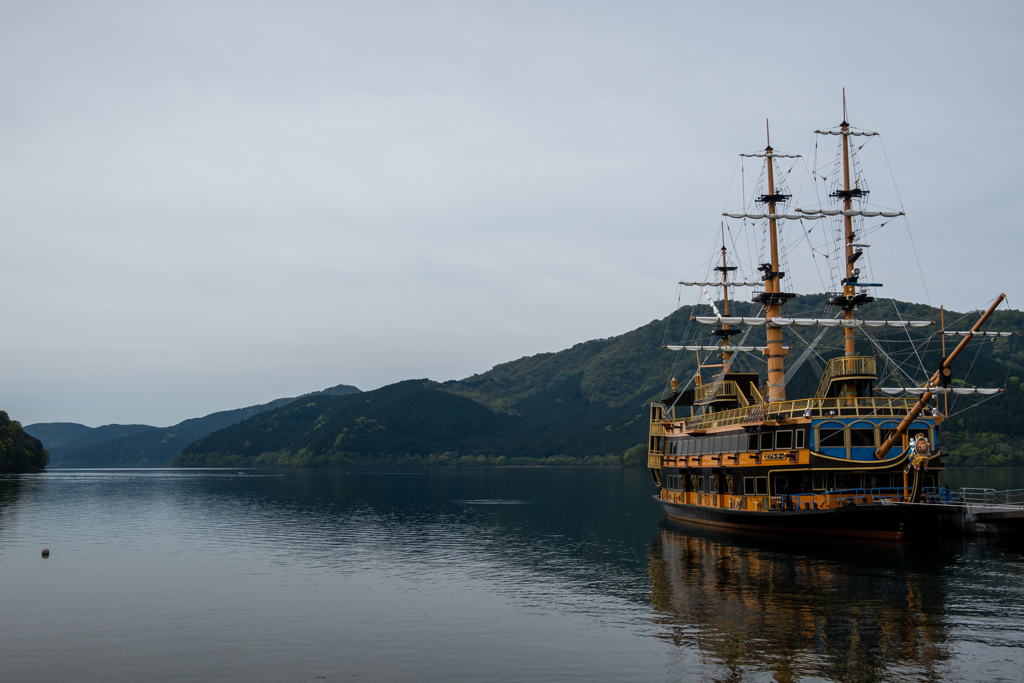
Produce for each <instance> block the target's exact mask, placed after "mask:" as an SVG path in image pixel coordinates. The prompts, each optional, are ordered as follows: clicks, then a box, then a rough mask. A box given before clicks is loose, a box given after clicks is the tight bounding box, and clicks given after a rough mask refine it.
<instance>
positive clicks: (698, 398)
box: [648, 96, 1007, 540]
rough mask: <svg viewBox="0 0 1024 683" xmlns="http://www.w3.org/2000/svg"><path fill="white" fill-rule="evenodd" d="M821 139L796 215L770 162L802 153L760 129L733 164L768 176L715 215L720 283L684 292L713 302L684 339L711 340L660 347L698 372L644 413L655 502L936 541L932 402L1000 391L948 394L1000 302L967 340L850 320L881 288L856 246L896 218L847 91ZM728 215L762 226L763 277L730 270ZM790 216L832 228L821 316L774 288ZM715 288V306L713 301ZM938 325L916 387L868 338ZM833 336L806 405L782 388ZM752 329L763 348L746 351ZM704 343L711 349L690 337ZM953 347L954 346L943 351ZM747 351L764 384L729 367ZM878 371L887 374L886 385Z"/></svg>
mask: <svg viewBox="0 0 1024 683" xmlns="http://www.w3.org/2000/svg"><path fill="white" fill-rule="evenodd" d="M815 134H816V135H821V136H829V137H831V136H835V137H836V138H838V147H839V149H838V150H837V152H836V158H835V163H834V165H833V169H834V172H832V173H831V174H830V176H829V178H830V179H827V182H828V183H830V184H829V185H826V189H828V190H829V191H828V192H827V197H825V198H824V201H823V202H820V203H819V205H818V206H817V207H816V208H791V206H790V205H791V199H792V195H790V194H789V193H788V192H787V190H786V188H785V187H784V186H782V185H781V184H779V183H777V182H776V178H777V177H778V173H779V168H778V164H779V163H781V160H785V159H798V158H799V155H789V154H783V153H780V152H777V151H776V150H774V149H773V148H772V146H771V138H770V135H769V137H768V144H767V147H765V149H764V151H763V152H757V153H755V154H744V155H741V156H743V157H754V158H757V159H758V160H759V163H761V164H763V166H762V172H761V176H760V177H759V184H758V186H757V188H756V189H755V198H754V200H753V203H752V204H749V205H748V208H745V209H744V210H743V211H741V212H738V213H737V212H733V213H725V214H723V222H722V226H721V243H722V246H721V251H720V258H718V257H716V259H715V260H716V261H718V262H719V263H717V265H715V266H714V278H713V279H708V280H707V281H704V282H682V283H680V284H681V285H685V286H694V287H698V288H700V290H702V293H703V295H704V297H705V298H706V299H707V302H708V305H709V307H710V311H709V312H710V313H711V315H706V316H693V317H692V318H691V320H692V322H693V323H694V324H693V325H692V326H691V330H700V329H702V326H703V329H706V328H710V330H709V334H707V335H703V334H695V336H697V337H698V340H697V342H696V343H694V342H693V340H690V341H689V342H686V341H684V342H682V343H680V344H675V345H666V346H665V348H666V349H668V350H669V351H674V352H676V353H677V354H688V353H695V354H697V358H698V363H697V369H696V372H695V373H693V374H692V375H691V376H690V377H689V379H688V380H687V382H686V383H685V385H684V386H682V387H681V386H680V385H679V384H678V383H677V382H676V380H675V379H672V380H671V393H670V394H669V395H667V396H665V397H664V398H663V399H662V400H660V401H657V402H655V403H653V404H651V407H650V434H649V437H650V438H649V448H648V466H649V469H650V471H651V474H652V477H653V479H654V482H655V484H656V485H657V487H658V494H657V496H656V498H657V500H658V501H659V502H660V503H661V505H662V506H663V507H664V508H665V510H666V512H667V513H668V515H669V516H670V517H672V518H675V519H680V520H686V521H691V522H699V523H705V524H711V525H716V526H723V527H736V528H746V529H756V530H764V531H777V532H786V533H810V534H824V535H832V536H853V537H867V538H882V539H892V540H904V539H910V538H913V537H914V536H915V535H924V534H930V533H934V532H937V530H938V528H939V526H940V523H941V519H940V518H941V517H942V515H944V514H950V513H951V512H953V511H954V508H953V507H952V506H948V505H945V506H943V505H929V504H927V503H929V502H931V503H939V502H942V501H941V498H942V495H943V491H942V490H941V488H940V486H941V482H940V476H941V473H942V470H943V467H942V463H941V457H942V455H943V453H942V452H941V451H940V450H939V448H938V447H937V445H936V428H937V427H938V426H939V425H940V424H941V423H942V421H943V419H944V414H943V412H942V411H941V410H939V402H938V401H935V402H934V403H933V398H936V397H937V396H941V395H943V394H948V393H949V392H956V393H970V392H978V393H991V392H997V391H999V390H998V389H974V388H970V387H962V386H953V384H954V383H952V382H951V375H952V371H951V368H952V365H953V363H954V361H955V360H956V358H957V356H959V355H960V354H961V352H962V351H963V350H964V348H965V347H966V346H967V345H968V344H969V343H970V342H971V340H973V339H976V338H978V337H979V336H986V335H987V336H992V335H996V336H998V335H1002V334H1007V333H1000V332H991V331H986V330H984V329H983V328H984V326H985V324H986V321H988V319H989V318H990V316H991V315H992V313H993V311H995V310H996V308H997V307H998V306H999V304H1000V303H1002V301H1003V300H1004V298H1005V296H1004V295H1000V296H998V297H996V299H995V300H994V301H993V302H992V303H991V305H990V306H989V307H988V309H987V310H985V311H984V312H983V313H981V314H980V315H979V316H978V317H977V320H976V322H975V323H974V325H973V326H971V327H970V329H968V330H947V329H945V324H944V322H945V321H944V319H940V320H939V321H933V320H905V319H902V317H901V316H896V319H881V320H874V319H864V318H862V317H860V315H859V310H860V309H861V308H862V307H864V306H865V305H867V304H870V303H871V302H872V301H874V296H873V293H874V292H875V291H876V288H877V287H880V286H881V284H879V283H876V282H870V281H867V280H866V279H862V277H861V270H860V268H859V267H858V266H859V264H858V261H859V260H860V259H861V258H862V257H863V256H864V255H865V253H866V251H865V250H866V249H867V248H868V246H869V245H867V244H864V243H863V241H862V236H863V235H865V234H869V233H870V232H873V231H874V230H875V229H876V228H877V227H879V226H878V225H875V224H874V223H879V222H881V223H884V222H885V221H888V220H891V219H894V218H898V217H900V216H903V212H902V211H892V210H884V209H879V208H878V207H877V206H875V205H874V204H872V203H870V202H869V190H868V189H867V184H866V182H864V180H863V179H862V175H861V174H860V166H859V165H858V161H857V158H856V152H857V148H855V147H854V144H853V142H852V141H855V140H856V141H859V140H861V139H863V138H868V139H870V138H872V137H874V136H877V135H878V134H877V133H874V132H870V131H864V130H859V129H855V128H853V127H852V126H851V125H850V124H849V123H848V121H847V116H846V104H845V96H844V103H843V121H842V123H841V124H840V125H839V126H838V127H836V128H832V129H827V130H818V131H815ZM832 139H834V138H832ZM861 146H863V145H861ZM793 163H796V162H793ZM854 172H856V173H857V175H856V176H854ZM852 176H853V177H852ZM851 177H852V179H851ZM823 178H824V176H823ZM745 201H746V200H745ZM729 219H733V220H739V221H742V222H743V223H744V224H745V225H755V226H759V227H760V230H761V232H762V234H763V241H762V244H763V246H762V247H761V249H762V251H761V252H760V253H761V254H763V256H764V258H763V259H759V260H764V263H762V264H760V265H758V266H757V270H758V271H759V272H760V277H758V278H757V279H754V278H750V281H745V280H743V279H742V278H741V277H739V276H738V273H737V271H740V270H741V269H740V266H739V265H736V263H737V262H738V261H737V260H735V259H732V258H731V255H730V253H729V251H728V250H727V241H726V226H727V221H728V220H729ZM784 221H792V222H798V225H800V226H803V225H807V224H812V225H813V224H814V223H815V222H819V224H823V225H824V226H828V227H824V229H823V230H821V231H819V232H824V233H826V234H831V235H832V238H831V239H832V243H833V253H832V256H833V258H832V259H831V263H837V262H838V264H839V266H838V267H837V268H836V269H835V270H837V271H838V272H837V273H836V276H835V279H834V280H833V282H834V283H835V284H836V285H838V286H836V287H835V291H834V292H832V293H830V294H828V295H827V296H826V299H825V304H826V305H825V307H824V313H823V314H822V316H821V317H814V318H793V317H786V316H785V315H784V308H786V307H787V305H790V306H792V305H793V303H794V302H793V301H792V300H793V299H794V298H795V297H796V294H794V293H792V292H787V291H784V288H783V282H784V281H783V278H784V277H785V273H784V272H783V271H782V265H781V264H780V253H781V250H780V229H779V226H780V224H782V223H783V222H784ZM873 222H874V223H873ZM716 232H717V231H716ZM731 232H732V231H731V229H730V234H731ZM747 267H748V269H750V270H751V272H753V269H752V268H750V264H748V266H747ZM706 272H708V273H710V272H711V271H710V270H708V271H706ZM840 278H841V279H840ZM709 288H715V289H716V290H718V291H719V292H720V296H718V297H713V296H712V295H711V294H710V293H709V291H708V290H709ZM738 288H751V289H753V290H754V294H753V296H752V299H751V304H747V305H746V307H747V308H750V307H751V305H753V306H756V307H757V308H756V309H753V311H747V312H748V313H750V312H753V313H754V314H753V315H749V314H748V315H737V310H732V311H730V305H731V304H732V305H733V308H734V309H735V308H736V305H735V304H736V301H735V298H736V297H735V291H736V290H737V289H738ZM730 298H732V299H733V301H732V302H731V301H730ZM719 304H720V305H721V308H719ZM939 317H940V318H942V317H943V316H939ZM936 326H941V327H940V329H939V330H938V333H939V338H940V339H941V340H942V351H943V352H942V360H941V363H940V365H939V367H938V368H935V369H934V371H933V372H928V373H927V374H926V375H924V378H923V381H920V382H917V383H914V382H912V380H913V374H912V373H909V372H906V371H904V370H902V369H901V368H899V367H898V364H895V363H893V357H892V356H891V355H889V354H886V352H885V350H884V349H883V348H882V347H881V346H880V345H879V344H878V343H877V332H878V331H879V330H884V329H886V328H897V329H901V330H904V331H906V333H907V335H908V338H909V335H910V334H911V332H916V333H928V334H934V330H935V328H936ZM801 328H813V331H814V335H813V338H812V339H811V340H810V341H809V342H807V343H806V344H805V347H806V348H805V349H804V351H803V353H801V354H800V355H799V357H798V358H796V360H795V362H794V363H793V364H792V366H791V367H790V368H787V362H786V361H787V356H788V355H789V352H790V350H791V347H790V346H787V345H786V344H787V343H792V342H795V341H799V340H803V339H804V337H803V336H802V335H800V334H799V331H800V329H801ZM830 330H835V331H836V332H838V331H839V330H841V332H842V344H841V345H840V346H838V348H837V351H839V352H840V353H839V354H837V355H836V356H835V357H832V358H828V359H825V358H822V359H821V360H823V361H827V363H826V365H825V367H824V368H823V369H822V371H821V374H820V379H819V381H818V384H817V389H816V390H815V391H814V393H813V395H810V396H806V397H804V398H793V397H790V396H787V392H786V388H787V383H788V382H789V381H790V380H791V379H792V377H793V375H794V373H795V372H796V370H797V369H798V367H799V366H800V365H802V364H803V363H804V361H806V360H807V359H808V358H815V357H817V356H819V352H818V350H817V349H818V348H821V346H820V344H819V342H820V341H821V340H822V339H823V338H824V337H825V336H826V335H827V333H828V332H829V331H830ZM807 331H808V330H804V332H805V333H806V332H807ZM784 332H785V333H786V334H785V335H784ZM751 333H754V334H753V336H754V337H755V338H760V339H763V343H762V344H761V345H747V344H746V343H745V342H746V340H747V339H748V338H749V337H750V336H751ZM858 335H862V336H865V337H866V338H867V339H868V340H869V341H871V343H872V344H873V345H874V346H872V347H871V349H873V350H875V351H876V352H875V353H872V354H864V353H858V350H857V343H856V341H857V337H858ZM703 336H706V338H707V340H708V341H707V342H706V343H702V342H701V341H700V337H703ZM808 336H811V335H808ZM737 337H738V339H737ZM785 337H788V338H789V339H788V342H787V339H786V338H785ZM949 337H957V338H959V343H957V344H956V345H955V346H952V345H950V346H951V348H949V349H947V348H946V341H945V340H946V339H947V338H949ZM793 346H794V348H795V347H796V344H795V343H794V345H793ZM751 356H757V357H758V358H759V359H760V362H762V363H764V365H766V366H767V368H766V369H767V373H766V374H767V382H766V383H764V384H762V382H761V377H762V374H761V372H759V371H758V370H757V369H756V368H755V369H754V370H753V371H750V368H749V367H748V368H747V371H744V370H743V368H741V367H740V366H741V365H743V363H737V362H736V360H737V358H739V357H744V358H746V359H748V360H749V358H750V357H751ZM879 356H881V357H882V358H881V362H880V358H879ZM746 365H748V366H749V365H750V363H749V362H748V363H746ZM880 367H881V368H882V369H884V370H885V371H886V372H885V374H884V376H883V377H880V375H879V369H880ZM705 373H710V374H709V376H707V377H705ZM918 376H919V377H921V373H918ZM883 380H884V381H883ZM893 384H895V386H892V385H893Z"/></svg>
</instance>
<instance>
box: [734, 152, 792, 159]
mask: <svg viewBox="0 0 1024 683" xmlns="http://www.w3.org/2000/svg"><path fill="white" fill-rule="evenodd" d="M740 156H741V157H768V158H769V159H799V158H800V155H799V154H779V153H778V152H757V153H755V154H741V155H740Z"/></svg>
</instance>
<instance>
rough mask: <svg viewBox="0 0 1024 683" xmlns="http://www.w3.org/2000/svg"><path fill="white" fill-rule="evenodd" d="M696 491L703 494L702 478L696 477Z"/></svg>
mask: <svg viewBox="0 0 1024 683" xmlns="http://www.w3.org/2000/svg"><path fill="white" fill-rule="evenodd" d="M697 491H699V492H700V493H704V477H697Z"/></svg>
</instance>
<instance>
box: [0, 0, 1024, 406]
mask: <svg viewBox="0 0 1024 683" xmlns="http://www.w3.org/2000/svg"><path fill="white" fill-rule="evenodd" d="M1020 20H1021V11H1020V9H1019V8H1018V6H1017V5H1016V4H1014V3H1002V4H1000V3H991V4H985V5H982V6H977V7H976V6H971V7H968V6H965V5H962V4H954V3H945V4H943V3H932V4H930V5H929V10H928V11H927V12H923V11H920V10H919V9H918V8H917V7H914V6H911V5H907V6H894V4H893V3H866V4H861V5H858V6H857V7H856V9H855V10H851V9H850V7H849V6H848V5H841V4H838V3H837V4H829V3H821V2H814V3H796V4H787V5H783V6H782V7H781V8H780V7H779V6H776V5H773V6H767V5H764V4H762V3H750V4H742V3H739V4H728V5H726V4H720V5H714V6H711V5H706V4H697V3H691V4H684V3H643V4H640V5H637V4H635V3H634V4H627V3H595V2H578V3H571V2H566V3H435V4H430V3H392V4H388V3H348V4H346V3H333V2H332V3H326V2H325V3H315V2H308V3H253V2H244V3H192V4H189V3H171V4H166V5H163V6H155V5H153V4H151V3H82V2H68V3H40V2H7V3H5V4H4V5H3V6H2V7H0V92H2V93H3V97H0V150H2V152H0V240H2V245H3V246H2V249H0V286H2V288H3V292H4V296H3V297H2V299H0V320H2V321H3V325H2V329H3V332H2V334H0V358H2V362H0V407H2V408H4V409H6V410H8V411H9V412H10V413H11V414H12V416H13V417H14V418H15V419H20V420H22V421H23V422H33V421H40V420H58V419H66V420H76V421H82V422H86V423H88V424H99V423H105V422H113V421H118V422H132V421H141V422H149V423H157V424H170V423H173V422H176V421H178V420H180V419H182V418H185V417H190V416H194V415H198V414H202V413H205V412H210V411H213V410H218V409H224V408H230V407H235V406H238V405H243V404H250V403H255V402H261V401H265V400H269V399H271V398H275V397H278V396H282V395H289V394H297V393H301V392H304V391H308V390H311V389H315V388H320V387H323V386H327V385H330V384H336V383H339V382H345V383H352V384H356V385H358V386H360V387H362V388H374V387H377V386H380V385H383V384H386V383H389V382H393V381H396V380H399V379H403V378H408V377H424V376H429V377H431V378H434V379H438V380H444V379H449V378H455V377H463V376H466V375H469V374H471V373H473V372H480V371H483V370H486V369H487V368H489V367H490V366H491V365H493V364H495V363H498V362H502V361H505V360H510V359H513V358H517V357H520V356H523V355H526V354H532V353H537V352H540V351H554V350H558V349H561V348H564V347H566V346H569V345H571V344H573V343H576V342H578V341H582V340H585V339H590V338H594V337H600V336H609V335H613V334H618V333H621V332H624V331H626V330H628V329H632V328H634V327H636V326H638V325H641V324H643V323H646V322H648V321H650V320H651V319H653V318H657V317H661V316H664V315H666V314H667V313H669V312H670V311H671V309H672V305H673V302H674V300H675V287H674V283H675V282H676V281H677V280H679V279H681V277H682V276H683V275H685V274H686V273H689V272H692V271H694V270H695V269H699V267H700V264H701V262H702V261H703V260H704V259H705V258H706V257H707V255H708V254H709V253H710V251H711V250H712V249H713V248H714V246H715V244H714V242H715V231H716V228H717V225H718V221H719V214H720V213H721V211H722V209H723V208H734V207H736V206H738V205H739V204H740V203H741V201H742V200H741V198H740V194H739V192H738V187H739V183H740V180H738V179H737V177H736V174H735V168H736V159H737V157H736V155H737V153H738V152H742V151H750V150H753V149H757V148H760V147H763V146H764V132H763V131H764V120H765V119H766V118H770V119H771V123H772V141H773V144H774V145H775V146H776V147H777V148H779V149H785V150H787V151H791V152H795V153H802V154H808V153H811V154H813V147H812V145H813V142H814V141H813V139H812V138H813V136H812V135H811V131H812V130H813V129H814V128H819V127H824V126H829V125H834V124H837V123H838V122H839V120H840V115H841V109H840V101H839V97H840V89H841V88H842V87H844V86H845V87H846V88H847V93H848V98H849V101H850V117H851V120H852V121H853V123H854V124H855V125H858V126H861V127H864V128H870V129H875V130H879V131H881V132H882V133H883V136H884V137H883V141H884V143H885V152H886V154H887V156H888V162H890V163H891V165H892V169H893V173H894V175H895V178H896V182H897V183H898V190H899V193H900V197H902V201H903V204H904V206H905V208H906V210H907V212H908V215H909V225H910V228H911V229H912V231H913V235H914V239H915V240H916V245H917V249H918V252H919V255H920V257H921V259H922V261H923V263H924V265H925V269H926V271H927V272H926V278H927V284H928V292H929V294H930V298H931V301H932V303H934V304H938V303H945V304H947V305H948V306H950V307H953V308H959V309H965V308H969V307H972V306H977V305H981V304H983V303H984V302H985V301H986V300H988V299H989V298H991V297H992V296H994V295H995V294H997V293H998V292H999V291H1006V292H1007V293H1008V294H1009V295H1010V302H1011V304H1014V305H1016V304H1017V302H1018V301H1019V289H1020V286H1019V282H1020V280H1019V278H1014V277H1012V276H1010V277H1006V276H1005V275H1003V274H1004V273H1006V272H1007V271H1008V270H1010V269H1012V268H1013V267H1014V265H1015V264H1014V254H1015V252H1016V251H1018V250H1019V246H1020V244H1019V242H1020V238H1019V237H1018V236H1017V233H1018V232H1019V230H1017V229H1016V228H1017V227H1018V226H1019V223H1020V219H1019V218H1018V216H1019V215H1020V210H1021V206H1020V204H1021V199H1020V195H1019V193H1018V192H1017V191H1016V190H1017V188H1018V186H1019V184H1020V171H1019V164H1018V161H1017V159H1016V156H1017V155H1016V151H1017V150H1019V149H1020V148H1021V142H1022V140H1021V132H1020V128H1019V126H1016V125H1015V122H1016V116H1015V115H1016V113H1017V112H1018V111H1019V109H1020V99H1021V97H1020V93H1021V91H1022V90H1021V87H1020V86H1021V83H1020V80H1021V76H1020V72H1019V68H1018V66H1019V65H1020V64H1021V63H1022V59H1021V57H1022V55H1021V52H1022V48H1021V44H1020V41H1019V39H1018V37H1017V36H1016V35H1015V33H1014V30H1015V27H1017V26H1019V25H1020V23H1021V21H1020ZM821 149H822V148H821V147H820V146H819V153H820V154H825V152H822V151H821ZM879 150H880V148H878V150H876V149H875V148H869V147H866V148H865V150H864V152H863V154H864V157H865V163H866V164H867V162H868V161H870V162H871V164H872V166H871V168H870V169H866V172H870V173H871V176H870V177H871V182H872V189H873V190H877V192H878V195H877V196H878V198H879V199H880V200H881V199H882V198H883V197H887V199H886V201H889V200H890V199H891V198H892V197H893V196H894V193H892V192H891V191H889V190H887V189H886V188H887V187H889V186H891V182H890V180H889V177H888V173H889V171H888V167H887V166H886V165H885V157H882V156H878V154H877V151H879ZM829 153H830V152H829ZM871 153H875V155H876V157H877V158H871V159H868V156H869V154H871ZM790 184H791V185H792V186H793V187H792V189H794V190H796V189H797V188H798V186H800V181H799V179H798V178H797V175H796V173H795V174H794V177H793V179H792V181H791V183H790ZM730 186H732V189H731V190H730ZM887 191H888V192H889V194H888V195H886V192H887ZM800 192H801V195H800V198H801V199H804V198H805V197H806V198H807V199H810V198H811V195H810V194H805V193H806V192H809V190H808V188H807V187H800ZM892 201H896V202H897V203H898V201H899V200H898V199H895V200H892ZM789 237H790V241H791V243H792V242H796V235H790V236H789ZM872 243H873V245H874V248H873V249H872V259H873V260H872V265H873V267H874V268H875V270H876V271H877V272H878V273H880V276H879V277H880V279H881V280H882V281H883V282H885V284H886V287H885V290H884V291H885V293H886V294H887V295H891V296H895V297H898V298H902V299H909V300H916V301H923V300H925V292H924V289H923V287H922V284H921V281H920V277H919V275H918V273H917V269H916V267H911V266H910V265H909V264H908V258H909V255H910V253H911V252H910V244H909V241H908V237H907V234H906V230H905V228H904V227H903V225H902V224H900V226H899V227H894V228H893V229H892V231H891V232H888V231H882V232H879V233H878V234H877V235H876V236H874V237H873V242H872ZM807 257H808V254H807V252H806V250H803V251H801V250H800V249H798V248H796V247H794V248H793V251H792V253H791V255H790V261H791V262H790V268H791V272H793V274H794V280H793V283H792V285H793V287H794V288H795V289H796V290H797V291H819V290H820V289H821V284H820V281H819V280H818V278H817V275H816V274H815V272H814V271H813V269H810V268H808V269H806V270H805V271H804V274H802V275H801V274H799V273H798V272H797V271H798V265H799V263H800V260H801V259H807ZM1011 272H1012V271H1011Z"/></svg>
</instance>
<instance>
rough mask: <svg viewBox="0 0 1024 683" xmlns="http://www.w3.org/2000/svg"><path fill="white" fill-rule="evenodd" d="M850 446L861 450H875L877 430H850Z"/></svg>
mask: <svg viewBox="0 0 1024 683" xmlns="http://www.w3.org/2000/svg"><path fill="white" fill-rule="evenodd" d="M850 445H851V446H853V447H859V448H874V447H875V430H874V429H851V430H850Z"/></svg>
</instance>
